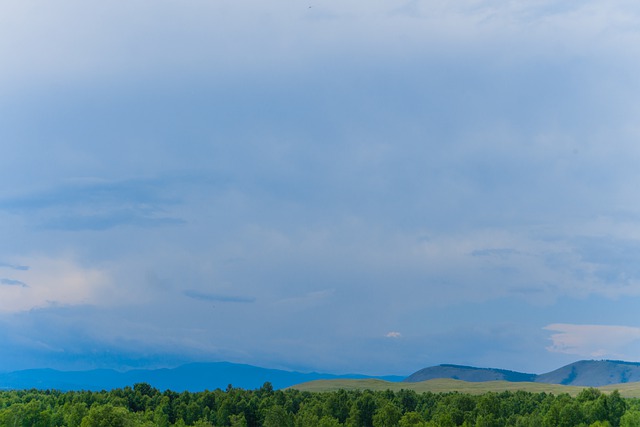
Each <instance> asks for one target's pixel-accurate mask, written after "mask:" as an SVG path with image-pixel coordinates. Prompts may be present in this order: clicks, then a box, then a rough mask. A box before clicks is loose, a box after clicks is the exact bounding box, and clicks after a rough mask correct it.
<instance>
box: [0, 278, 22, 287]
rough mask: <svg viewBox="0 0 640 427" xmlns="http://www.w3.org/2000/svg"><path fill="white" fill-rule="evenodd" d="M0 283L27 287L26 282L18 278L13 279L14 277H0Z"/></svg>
mask: <svg viewBox="0 0 640 427" xmlns="http://www.w3.org/2000/svg"><path fill="white" fill-rule="evenodd" d="M0 284H1V285H8V286H20V287H23V288H28V287H29V286H28V285H27V284H26V283H24V282H21V281H20V280H14V279H0Z"/></svg>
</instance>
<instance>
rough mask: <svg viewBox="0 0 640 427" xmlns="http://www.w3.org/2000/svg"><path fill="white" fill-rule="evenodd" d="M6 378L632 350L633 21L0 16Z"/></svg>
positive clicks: (338, 2) (353, 4) (16, 10)
mask: <svg viewBox="0 0 640 427" xmlns="http://www.w3.org/2000/svg"><path fill="white" fill-rule="evenodd" d="M0 62H1V63H2V65H1V67H0V182H1V183H2V184H1V185H0V342H2V345H1V346H0V370H5V371H6V370H15V369H24V368H37V367H52V368H59V369H86V368H94V367H111V368H118V369H126V368H131V367H160V366H176V365H178V364H181V363H185V362H190V361H220V360H226V361H231V362H240V363H250V364H254V365H259V366H267V367H275V368H285V369H295V370H306V371H308V370H316V371H322V372H335V373H343V372H360V373H368V374H383V373H384V374H410V373H412V372H414V371H416V370H418V369H420V368H423V367H426V366H432V365H436V364H440V363H460V364H467V365H474V366H482V367H500V368H506V369H513V370H519V371H527V372H534V373H540V372H545V371H548V370H552V369H555V368H557V367H560V366H561V365H563V364H565V363H569V362H573V361H575V360H580V359H594V358H595V359H603V358H608V359H623V360H631V361H639V360H640V319H638V316H637V307H638V306H639V304H640V197H638V193H639V191H638V189H637V188H638V182H640V166H638V165H640V102H638V101H640V80H639V79H638V76H639V75H640V5H638V3H637V2H635V1H624V0H612V1H608V2H600V1H595V0H594V1H589V0H584V1H571V0H570V1H564V2H557V1H551V0H521V1H493V0H455V1H453V0H448V1H447V0H413V1H403V0H379V1H371V0H352V1H344V0H313V1H311V0H305V1H301V0H272V1H262V0H260V1H258V0H246V1H238V0H187V1H184V0H181V1H177V0H153V1H151V0H133V1H132V0H113V1H109V2H87V1H86V0H60V1H56V2H46V1H35V0H34V1H32V0H26V1H13V2H2V3H0Z"/></svg>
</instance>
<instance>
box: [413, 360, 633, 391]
mask: <svg viewBox="0 0 640 427" xmlns="http://www.w3.org/2000/svg"><path fill="white" fill-rule="evenodd" d="M437 378H452V379H456V380H462V381H469V382H483V381H510V382H523V381H526V382H537V383H546V384H561V385H575V386H585V387H601V386H605V385H610V384H621V383H628V382H636V381H640V363H638V362H623V361H620V360H581V361H579V362H574V363H571V364H569V365H566V366H563V367H561V368H559V369H556V370H554V371H551V372H547V373H545V374H526V373H522V372H515V371H507V370H504V369H493V368H475V367H472V366H461V365H439V366H433V367H430V368H425V369H421V370H419V371H417V372H415V373H413V374H411V375H409V376H408V377H407V378H405V379H404V381H406V382H419V381H427V380H432V379H437Z"/></svg>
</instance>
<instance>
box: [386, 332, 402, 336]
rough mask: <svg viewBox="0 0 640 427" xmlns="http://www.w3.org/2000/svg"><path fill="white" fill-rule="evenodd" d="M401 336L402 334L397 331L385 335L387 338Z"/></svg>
mask: <svg viewBox="0 0 640 427" xmlns="http://www.w3.org/2000/svg"><path fill="white" fill-rule="evenodd" d="M401 336H402V334H401V333H400V332H396V331H391V332H387V334H386V335H385V337H387V338H400V337H401Z"/></svg>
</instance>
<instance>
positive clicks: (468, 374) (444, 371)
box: [404, 365, 536, 382]
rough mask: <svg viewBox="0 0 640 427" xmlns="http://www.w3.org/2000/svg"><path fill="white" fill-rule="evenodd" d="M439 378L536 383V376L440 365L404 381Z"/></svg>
mask: <svg viewBox="0 0 640 427" xmlns="http://www.w3.org/2000/svg"><path fill="white" fill-rule="evenodd" d="M437 378H451V379H454V380H462V381H469V382H484V381H511V382H524V381H529V382H533V381H535V378H536V375H535V374H523V373H521V372H515V371H507V370H504V369H492V368H474V367H472V366H460V365H439V366H432V367H430V368H425V369H421V370H419V371H417V372H415V373H413V374H411V375H409V376H408V377H407V378H405V379H404V381H405V382H420V381H427V380H433V379H437Z"/></svg>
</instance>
